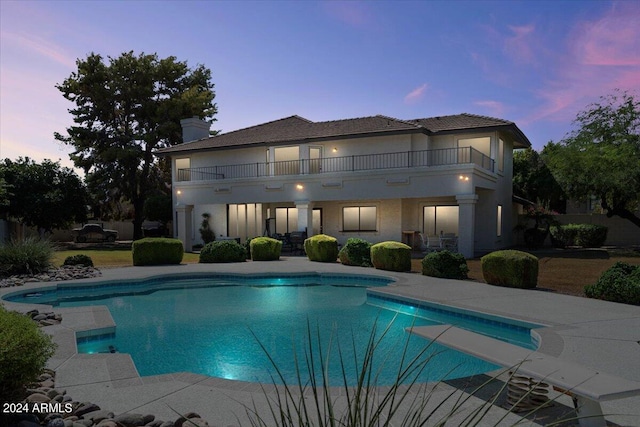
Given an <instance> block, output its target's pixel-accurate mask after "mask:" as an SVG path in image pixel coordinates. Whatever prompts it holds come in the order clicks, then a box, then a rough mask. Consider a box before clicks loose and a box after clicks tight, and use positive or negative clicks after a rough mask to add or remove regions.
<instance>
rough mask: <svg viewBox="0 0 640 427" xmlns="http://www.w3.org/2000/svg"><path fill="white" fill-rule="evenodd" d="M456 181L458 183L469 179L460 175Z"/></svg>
mask: <svg viewBox="0 0 640 427" xmlns="http://www.w3.org/2000/svg"><path fill="white" fill-rule="evenodd" d="M458 179H459V180H460V181H469V177H468V176H465V175H460V176H459V177H458Z"/></svg>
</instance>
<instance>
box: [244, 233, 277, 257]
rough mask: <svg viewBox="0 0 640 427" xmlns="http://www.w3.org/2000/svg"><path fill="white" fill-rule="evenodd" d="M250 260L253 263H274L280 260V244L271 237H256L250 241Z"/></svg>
mask: <svg viewBox="0 0 640 427" xmlns="http://www.w3.org/2000/svg"><path fill="white" fill-rule="evenodd" d="M249 246H250V248H251V259H252V260H253V261H275V260H278V259H280V252H281V251H282V242H281V241H280V240H277V239H272V238H271V237H256V238H254V239H251V243H250V244H249Z"/></svg>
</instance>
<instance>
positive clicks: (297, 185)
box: [296, 184, 304, 191]
mask: <svg viewBox="0 0 640 427" xmlns="http://www.w3.org/2000/svg"><path fill="white" fill-rule="evenodd" d="M296 189H297V190H299V191H302V190H304V185H302V184H296Z"/></svg>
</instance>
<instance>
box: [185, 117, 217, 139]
mask: <svg viewBox="0 0 640 427" xmlns="http://www.w3.org/2000/svg"><path fill="white" fill-rule="evenodd" d="M180 125H181V126H182V142H191V141H197V140H199V139H203V138H209V136H210V135H209V129H211V125H210V124H209V123H207V122H206V121H204V120H200V119H199V118H198V117H197V116H194V117H191V118H189V119H182V120H180Z"/></svg>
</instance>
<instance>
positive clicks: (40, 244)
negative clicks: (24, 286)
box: [0, 237, 54, 276]
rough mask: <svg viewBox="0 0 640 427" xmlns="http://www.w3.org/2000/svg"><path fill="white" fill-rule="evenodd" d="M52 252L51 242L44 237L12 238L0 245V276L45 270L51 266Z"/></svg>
mask: <svg viewBox="0 0 640 427" xmlns="http://www.w3.org/2000/svg"><path fill="white" fill-rule="evenodd" d="M53 252H54V247H53V244H52V243H51V242H50V241H49V240H46V239H39V238H37V237H27V238H26V239H24V240H16V239H13V240H11V241H10V242H8V243H5V244H2V245H0V276H12V275H14V274H36V273H42V272H44V271H47V270H48V269H49V267H51V260H52V259H53Z"/></svg>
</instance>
